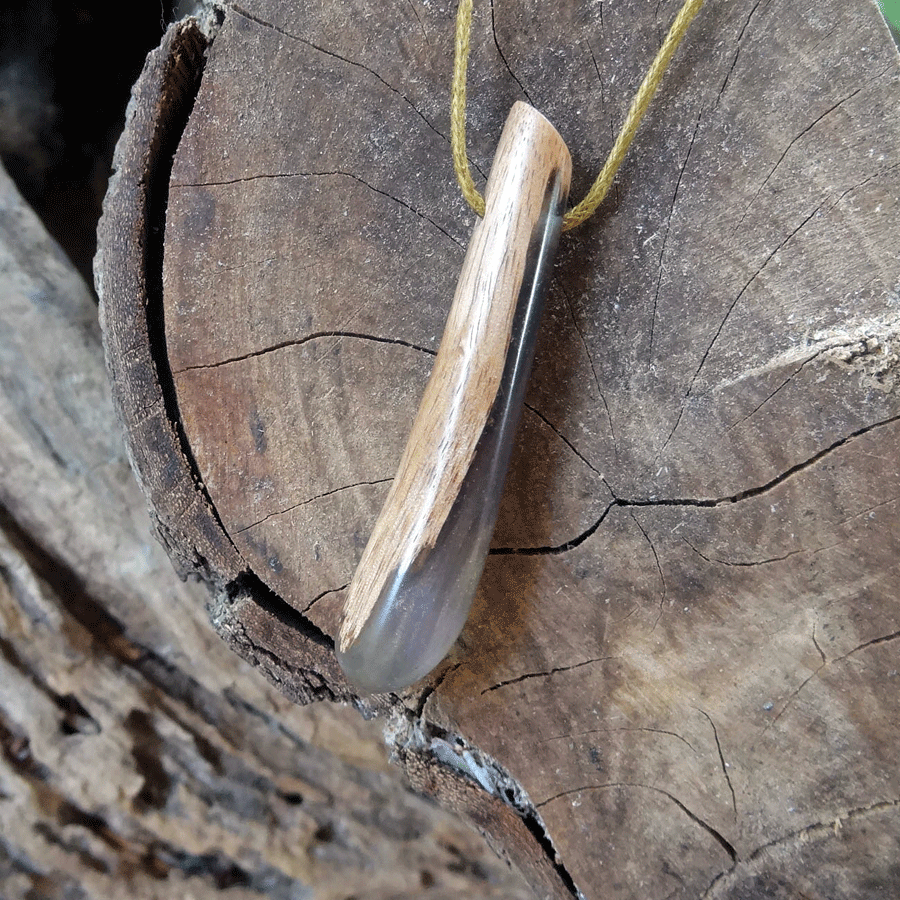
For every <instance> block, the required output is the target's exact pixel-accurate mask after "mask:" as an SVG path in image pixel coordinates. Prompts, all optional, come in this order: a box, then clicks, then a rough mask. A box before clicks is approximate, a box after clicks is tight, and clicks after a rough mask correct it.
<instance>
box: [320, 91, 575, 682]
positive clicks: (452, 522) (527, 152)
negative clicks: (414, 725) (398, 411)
mask: <svg viewBox="0 0 900 900" xmlns="http://www.w3.org/2000/svg"><path fill="white" fill-rule="evenodd" d="M571 170H572V163H571V158H570V156H569V151H568V148H567V147H566V145H565V143H564V141H563V140H562V138H561V137H560V136H559V134H558V133H557V131H556V129H555V128H554V127H553V126H552V125H551V124H550V123H549V122H548V121H547V119H545V118H544V116H542V115H541V114H540V113H539V112H537V110H535V109H534V108H532V107H531V106H529V105H528V104H526V103H516V104H515V105H514V106H513V108H512V110H511V111H510V114H509V116H508V118H507V120H506V124H505V125H504V128H503V134H502V135H501V137H500V143H499V145H498V147H497V153H496V156H495V157H494V162H493V165H492V167H491V173H490V177H489V178H488V183H487V190H486V197H485V202H486V208H485V214H484V218H483V219H482V220H481V221H480V222H478V224H477V225H476V226H475V229H474V231H473V233H472V239H471V241H470V242H469V247H468V250H467V252H466V257H465V261H464V263H463V268H462V273H461V274H460V279H459V284H458V285H457V288H456V295H455V297H454V299H453V305H452V306H451V309H450V314H449V317H448V319H447V326H446V329H445V331H444V335H443V337H442V338H441V344H440V347H439V349H438V354H437V358H436V359H435V363H434V369H433V370H432V373H431V378H430V379H429V381H428V385H427V386H426V388H425V394H424V396H423V398H422V403H421V405H420V407H419V411H418V413H417V415H416V418H415V421H414V423H413V426H412V431H411V432H410V436H409V440H408V442H407V444H406V449H405V450H404V452H403V456H402V458H401V460H400V465H399V468H398V470H397V474H396V476H395V478H394V481H393V483H392V485H391V488H390V491H389V492H388V496H387V499H386V501H385V504H384V508H383V509H382V511H381V514H380V515H379V517H378V520H377V522H376V524H375V528H374V529H373V531H372V535H371V537H370V538H369V543H368V545H367V546H366V549H365V551H364V552H363V555H362V559H361V560H360V563H359V567H358V568H357V570H356V574H355V576H354V578H353V582H352V584H351V585H350V591H349V594H348V596H347V603H346V607H345V614H344V621H343V624H342V626H341V631H340V636H339V642H338V651H337V653H338V659H339V661H340V664H341V667H342V668H343V670H344V672H345V674H346V675H347V677H348V678H349V679H350V681H351V682H352V683H353V684H354V685H355V686H356V687H357V688H359V689H360V690H362V691H365V692H369V693H378V692H383V691H396V690H400V689H401V688H404V687H406V686H408V685H410V684H412V683H413V682H414V681H417V680H418V679H419V678H422V677H423V676H424V675H427V674H428V672H430V671H431V670H432V669H433V668H434V667H435V666H436V665H437V664H438V663H439V662H440V661H441V660H442V659H443V658H444V656H445V655H446V653H447V651H448V650H449V649H450V647H451V646H452V645H453V643H454V641H455V640H456V638H457V637H458V636H459V633H460V632H461V631H462V628H463V625H464V624H465V621H466V617H467V616H468V613H469V608H470V607H471V605H472V599H473V597H474V596H475V591H476V589H477V587H478V581H479V579H480V578H481V572H482V570H483V568H484V562H485V559H486V557H487V552H488V548H489V546H490V541H491V534H492V532H493V530H494V524H495V522H496V519H497V511H498V509H499V506H500V497H501V495H502V493H503V485H504V482H505V480H506V470H507V468H508V466H509V458H510V454H511V451H512V446H513V440H514V436H515V430H516V425H517V424H518V421H519V416H520V414H521V411H522V404H523V401H524V397H525V387H526V382H527V380H528V375H529V372H530V370H531V363H532V359H533V358H534V347H535V340H536V336H537V329H538V323H539V320H540V315H541V310H542V308H543V304H544V298H545V296H546V293H547V289H548V285H549V282H550V277H551V272H552V268H553V259H554V257H555V255H556V248H557V245H558V243H559V236H560V232H561V229H562V217H563V213H564V210H565V205H566V200H567V197H568V192H569V180H570V176H571Z"/></svg>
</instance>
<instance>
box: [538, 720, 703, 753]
mask: <svg viewBox="0 0 900 900" xmlns="http://www.w3.org/2000/svg"><path fill="white" fill-rule="evenodd" d="M620 731H624V732H642V731H645V732H648V733H649V734H664V735H668V736H669V737H673V738H677V739H678V740H679V741H681V743H682V744H684V745H685V746H687V747H690V749H691V751H692V752H693V753H696V752H697V749H696V748H695V747H694V745H693V744H692V743H691V742H690V741H689V740H688V739H687V738H685V737H682V736H681V735H680V734H678V732H676V731H666V730H665V729H664V728H647V727H641V726H634V727H632V728H626V727H620V728H589V729H588V730H587V731H575V732H571V733H569V734H557V735H554V736H553V737H549V738H543V739H542V740H540V741H538V742H537V743H538V744H547V743H550V742H551V741H565V740H573V739H574V738H580V737H587V736H588V735H590V734H613V733H615V732H620Z"/></svg>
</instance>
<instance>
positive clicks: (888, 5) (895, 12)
mask: <svg viewBox="0 0 900 900" xmlns="http://www.w3.org/2000/svg"><path fill="white" fill-rule="evenodd" d="M878 5H879V6H880V7H881V11H882V12H883V13H884V17H885V18H886V19H887V20H888V22H890V23H891V27H892V28H893V29H894V30H895V31H900V0H878Z"/></svg>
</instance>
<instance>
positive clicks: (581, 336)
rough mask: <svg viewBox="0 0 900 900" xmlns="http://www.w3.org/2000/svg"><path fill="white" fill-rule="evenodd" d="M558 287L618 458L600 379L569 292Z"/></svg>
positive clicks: (613, 432) (613, 430) (614, 431)
mask: <svg viewBox="0 0 900 900" xmlns="http://www.w3.org/2000/svg"><path fill="white" fill-rule="evenodd" d="M559 287H560V290H561V291H562V295H563V298H564V299H565V301H566V307H567V308H568V310H569V315H570V316H571V317H572V324H573V325H574V326H575V331H576V332H577V333H578V337H579V339H580V340H581V346H582V348H583V349H584V355H585V356H586V357H587V361H588V365H589V366H590V367H591V374H592V375H593V376H594V386H595V387H596V388H597V395H598V396H599V397H600V402H601V403H602V404H603V409H604V411H605V412H606V420H607V422H609V433H610V435H611V437H612V441H613V455H614V456H616V457H617V458H618V456H619V447H618V441H617V440H616V430H615V428H614V427H613V421H612V415H611V414H610V412H609V404H608V403H607V402H606V397H605V396H604V394H603V390H602V388H601V387H600V378H599V377H598V375H597V369H596V368H595V366H594V357H593V356H592V355H591V351H590V349H589V348H588V345H587V340H586V339H585V336H584V332H583V331H582V330H581V326H580V325H579V324H578V318H577V317H576V315H575V308H574V307H573V305H572V298H571V297H569V292H568V291H567V290H566V289H565V287H563V286H562V284H560V286H559Z"/></svg>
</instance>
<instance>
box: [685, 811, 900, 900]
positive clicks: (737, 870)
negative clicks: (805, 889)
mask: <svg viewBox="0 0 900 900" xmlns="http://www.w3.org/2000/svg"><path fill="white" fill-rule="evenodd" d="M898 807H900V799H894V800H882V801H878V802H877V803H872V804H870V805H868V806H858V807H855V808H853V809H850V810H848V811H846V812H844V813H839V814H838V815H836V816H835V817H834V818H833V819H830V820H828V821H826V822H815V823H813V824H812V825H807V826H806V827H804V828H800V829H797V830H796V831H791V832H788V833H787V834H784V835H782V836H781V837H779V838H776V839H775V840H772V841H769V842H768V843H765V844H763V845H762V846H760V847H757V848H756V849H755V850H753V851H752V852H751V853H749V854H747V855H746V856H744V857H742V858H740V859H737V858H736V859H735V860H734V862H733V864H732V865H731V866H730V867H729V868H727V869H726V870H724V871H723V872H719V874H718V875H716V876H715V878H713V880H712V881H711V882H710V884H709V887H707V888H706V890H705V891H704V892H703V893H702V894H701V895H700V898H699V900H713V898H715V897H721V898H722V900H726V898H728V897H729V896H731V894H730V890H731V888H732V887H733V886H734V885H735V882H736V880H737V879H738V878H739V877H742V876H743V875H752V874H753V873H754V872H756V871H759V870H761V869H762V868H763V867H764V866H766V865H768V864H771V862H772V861H773V859H772V858H773V857H774V854H775V852H776V851H778V850H780V849H782V848H784V847H788V846H797V845H800V844H806V843H809V842H811V841H814V840H820V839H823V838H828V837H833V836H834V835H835V834H836V833H837V832H838V831H839V830H840V828H841V827H842V825H843V823H845V822H855V821H857V820H860V819H865V818H867V817H868V816H872V815H876V814H878V813H882V812H886V811H887V810H890V809H896V808H898Z"/></svg>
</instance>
